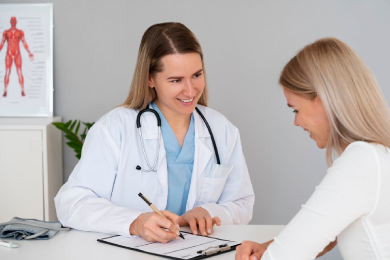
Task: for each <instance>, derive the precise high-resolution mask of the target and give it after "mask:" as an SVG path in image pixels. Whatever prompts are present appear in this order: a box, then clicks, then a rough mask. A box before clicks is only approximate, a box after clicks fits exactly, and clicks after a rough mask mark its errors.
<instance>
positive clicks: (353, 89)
mask: <svg viewBox="0 0 390 260" xmlns="http://www.w3.org/2000/svg"><path fill="white" fill-rule="evenodd" d="M279 82H280V84H281V85H282V87H283V91H284V95H285V97H286V100H287V105H288V106H289V107H290V108H291V109H293V112H294V113H295V120H294V125H296V126H299V127H301V128H302V129H303V130H304V131H307V132H308V133H309V134H310V138H311V139H313V140H314V141H315V142H316V143H317V146H318V148H321V149H322V148H326V159H327V162H328V164H329V166H330V167H329V169H328V172H327V174H326V176H325V178H324V179H323V181H322V182H321V183H320V185H319V186H317V187H316V190H315V192H314V193H313V195H312V196H311V197H310V199H309V200H308V201H307V202H306V204H305V205H303V206H302V209H301V210H300V211H299V212H298V214H297V215H296V216H295V217H294V218H293V219H292V220H291V221H290V223H289V224H288V225H287V226H286V228H285V229H284V230H283V231H282V232H281V233H280V234H279V235H278V236H277V237H276V238H275V239H274V240H273V241H269V242H267V243H264V244H257V243H254V242H249V241H246V242H244V243H243V244H242V245H241V246H240V247H238V248H237V253H236V259H237V260H238V259H240V260H241V259H242V260H244V259H245V260H247V259H251V260H253V259H262V260H271V259H272V260H285V259H299V260H309V259H315V258H316V257H318V256H321V255H323V254H324V253H326V252H327V251H329V250H331V249H332V248H333V247H334V246H335V245H336V243H338V245H339V249H340V251H341V254H342V256H343V258H344V259H346V260H363V259H364V260H370V259H390V150H389V147H390V113H389V109H388V107H387V105H386V102H385V100H384V98H383V96H382V93H381V91H380V89H379V86H378V84H377V82H376V80H375V78H374V76H373V74H372V73H371V72H370V70H369V69H368V68H367V67H366V65H365V64H364V63H363V61H362V60H361V59H360V58H359V57H358V55H357V54H356V53H355V52H354V51H353V50H352V49H351V48H350V47H349V46H348V45H347V44H345V43H343V42H341V41H339V40H337V39H333V38H326V39H321V40H318V41H316V42H314V43H313V44H310V45H308V46H306V47H305V48H304V49H303V50H301V51H300V52H299V53H298V54H297V55H296V56H295V57H294V58H293V59H291V60H290V62H289V63H288V64H287V65H286V66H285V67H284V69H283V71H282V74H281V77H280V81H279ZM332 153H334V154H337V155H339V157H338V158H337V159H336V160H335V161H334V162H333V160H332Z"/></svg>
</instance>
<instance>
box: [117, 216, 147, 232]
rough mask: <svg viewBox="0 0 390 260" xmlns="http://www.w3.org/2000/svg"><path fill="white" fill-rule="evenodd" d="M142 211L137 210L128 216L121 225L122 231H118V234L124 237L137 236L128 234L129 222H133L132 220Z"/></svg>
mask: <svg viewBox="0 0 390 260" xmlns="http://www.w3.org/2000/svg"><path fill="white" fill-rule="evenodd" d="M142 213H145V212H141V211H138V212H136V213H134V214H133V215H132V216H131V217H130V218H128V219H127V220H126V221H125V223H124V225H123V228H122V232H120V234H119V235H121V236H124V237H137V236H134V235H130V225H131V223H133V221H134V220H136V219H137V218H138V217H139V215H141V214H142Z"/></svg>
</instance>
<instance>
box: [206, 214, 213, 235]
mask: <svg viewBox="0 0 390 260" xmlns="http://www.w3.org/2000/svg"><path fill="white" fill-rule="evenodd" d="M212 229H213V219H212V218H211V217H210V216H208V217H206V231H207V234H211V230H212Z"/></svg>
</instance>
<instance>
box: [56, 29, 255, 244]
mask: <svg viewBox="0 0 390 260" xmlns="http://www.w3.org/2000/svg"><path fill="white" fill-rule="evenodd" d="M205 74H206V71H205V69H204V63H203V53H202V49H201V46H200V44H199V42H198V40H197V39H196V37H195V35H194V34H193V33H192V32H191V31H190V30H189V29H188V28H187V27H185V26H184V25H182V24H180V23H162V24H155V25H153V26H151V27H150V28H149V29H148V30H147V31H146V32H145V34H144V35H143V37H142V40H141V45H140V48H139V53H138V60H137V64H136V68H135V72H134V76H133V80H132V83H131V88H130V93H129V96H128V97H127V100H126V101H125V103H124V104H122V106H120V107H118V108H116V109H114V110H112V111H111V112H109V113H107V114H106V115H104V116H103V117H102V118H101V119H100V120H98V121H97V122H96V123H95V125H94V126H93V127H92V128H91V130H90V131H89V133H88V136H87V139H86V141H85V143H84V147H83V152H82V157H81V159H80V161H79V163H78V164H77V165H76V167H75V169H74V170H73V172H72V174H71V175H70V177H69V180H68V182H67V183H66V184H65V185H64V186H63V187H62V188H61V190H60V191H59V192H58V194H57V196H56V198H55V204H56V210H57V215H58V219H59V220H60V222H61V223H62V224H63V225H64V226H68V227H72V228H75V229H79V230H85V231H97V232H103V233H110V234H118V235H122V236H128V237H129V236H132V235H138V236H141V237H143V238H144V239H146V240H148V241H158V242H162V243H165V242H168V241H169V240H171V239H174V238H177V233H178V227H177V224H179V225H181V226H184V225H189V226H190V228H191V230H192V232H193V233H194V234H198V232H200V234H201V235H208V234H210V233H211V232H212V227H213V225H215V224H216V225H221V224H247V223H248V222H249V221H250V220H251V218H252V211H253V204H254V193H253V188H252V184H251V181H250V178H249V174H248V169H247V166H246V163H245V158H244V155H243V152H242V147H241V141H240V135H239V132H238V129H237V128H236V127H235V126H233V125H232V124H231V123H230V122H229V121H228V120H227V119H226V118H225V117H224V116H223V115H221V114H220V113H218V112H216V111H214V110H212V109H210V108H208V107H207V101H208V98H207V84H206V75H205ZM222 87H223V86H221V88H222ZM196 107H197V108H198V109H199V111H200V113H201V114H203V116H204V117H205V119H206V120H207V121H206V122H208V125H209V126H210V130H211V131H209V130H208V127H207V125H206V122H205V121H204V120H203V119H202V118H201V114H200V113H199V112H197V111H195V108H196ZM144 108H150V109H154V111H156V112H157V114H158V115H159V117H160V118H161V132H162V138H161V139H160V138H159V134H158V133H159V132H158V127H157V120H156V115H155V114H154V113H151V112H145V113H142V115H141V116H140V125H141V129H142V137H141V138H140V135H139V130H138V128H137V124H136V120H137V115H138V114H139V112H140V111H141V110H142V109H144ZM212 137H213V138H215V145H216V149H215V148H214V146H213V141H212V139H213V138H212ZM159 144H160V147H159ZM216 151H217V152H218V154H217V153H216ZM218 157H219V160H220V163H219V164H218V159H217V158H218ZM155 161H156V165H155V166H154V162H155ZM140 192H141V193H143V194H144V195H145V196H146V197H147V198H148V199H149V200H150V201H151V202H152V203H153V204H154V205H155V206H156V207H157V208H158V209H160V210H162V209H166V210H164V211H163V214H164V215H165V216H166V217H168V218H169V219H170V221H169V220H167V219H165V218H163V217H161V216H159V215H158V214H156V213H154V212H152V210H151V209H150V208H149V207H148V205H146V204H145V202H144V201H142V200H141V199H140V198H139V197H138V193H140ZM173 223H174V224H176V225H174V224H173ZM161 227H164V228H166V229H168V230H169V231H164V230H163V229H161Z"/></svg>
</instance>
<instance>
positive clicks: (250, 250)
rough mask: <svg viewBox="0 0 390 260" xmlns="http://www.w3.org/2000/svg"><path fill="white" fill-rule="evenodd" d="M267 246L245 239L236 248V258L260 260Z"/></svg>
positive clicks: (239, 259)
mask: <svg viewBox="0 0 390 260" xmlns="http://www.w3.org/2000/svg"><path fill="white" fill-rule="evenodd" d="M265 249H266V248H264V247H263V246H262V245H261V244H258V243H255V242H252V241H244V242H242V244H241V245H240V246H238V247H237V248H236V256H235V259H236V260H259V259H260V258H261V256H262V255H263V253H264V251H265Z"/></svg>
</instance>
